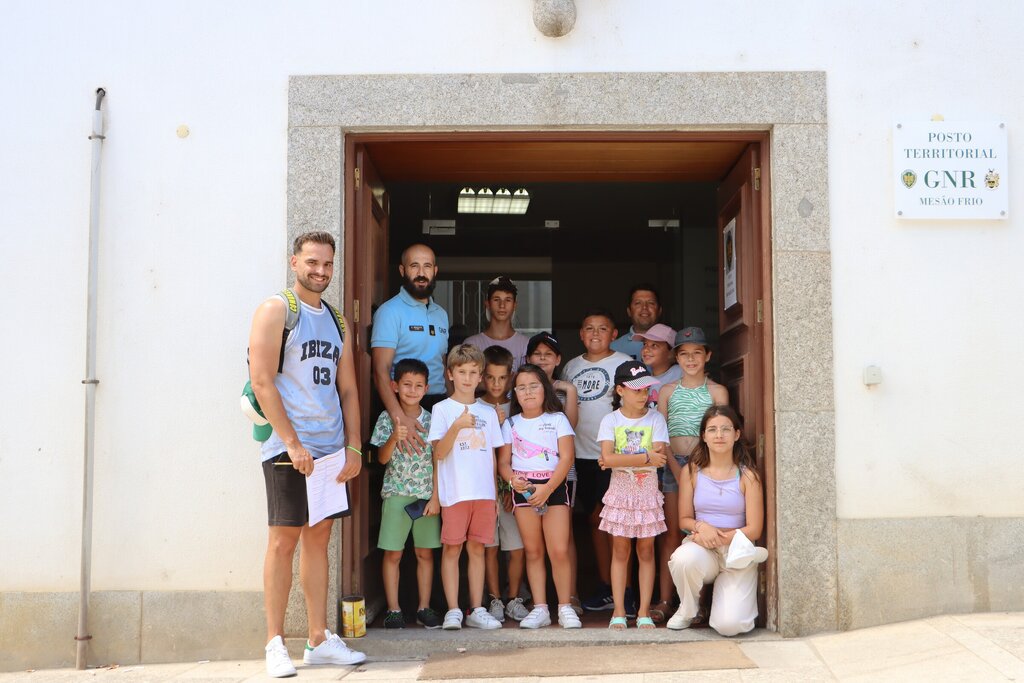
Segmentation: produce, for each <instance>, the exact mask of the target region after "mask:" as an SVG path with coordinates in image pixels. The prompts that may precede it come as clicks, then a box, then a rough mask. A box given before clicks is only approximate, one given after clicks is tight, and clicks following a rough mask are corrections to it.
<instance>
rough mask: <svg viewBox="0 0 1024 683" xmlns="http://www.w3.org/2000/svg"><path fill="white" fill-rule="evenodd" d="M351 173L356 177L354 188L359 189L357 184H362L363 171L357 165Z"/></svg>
mask: <svg viewBox="0 0 1024 683" xmlns="http://www.w3.org/2000/svg"><path fill="white" fill-rule="evenodd" d="M353 173H354V174H355V179H356V189H357V190H358V189H359V186H360V185H361V184H362V179H363V171H362V169H361V168H359V167H358V166H357V167H356V168H355V169H354V170H353Z"/></svg>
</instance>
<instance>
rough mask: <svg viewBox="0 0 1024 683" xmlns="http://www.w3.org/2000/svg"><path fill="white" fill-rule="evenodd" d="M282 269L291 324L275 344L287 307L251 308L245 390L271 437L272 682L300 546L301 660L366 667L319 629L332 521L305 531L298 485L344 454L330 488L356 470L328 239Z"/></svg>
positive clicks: (353, 398)
mask: <svg viewBox="0 0 1024 683" xmlns="http://www.w3.org/2000/svg"><path fill="white" fill-rule="evenodd" d="M291 269H292V272H294V273H295V286H294V288H293V290H294V292H295V294H296V295H297V297H298V299H299V301H298V304H299V307H300V308H301V311H300V314H299V320H298V324H297V325H296V327H295V328H294V329H293V330H291V332H290V333H289V335H288V337H287V341H285V342H283V341H282V338H283V333H284V327H285V318H286V307H287V304H286V303H285V301H284V299H282V298H281V297H277V296H275V297H271V298H269V299H267V300H266V301H264V302H263V303H262V304H260V307H259V308H257V309H256V314H255V316H254V317H253V321H252V331H251V332H250V335H249V376H250V379H251V381H252V388H253V391H254V392H255V394H256V398H257V400H258V401H259V404H260V406H261V407H262V409H263V413H264V415H266V417H267V419H268V420H269V421H270V424H271V426H272V427H273V430H274V431H273V434H272V435H271V437H270V438H269V439H268V440H267V441H266V442H265V443H264V445H263V449H262V457H263V474H264V480H265V483H266V488H267V512H268V525H269V538H268V543H267V554H266V557H265V559H264V569H263V591H264V606H265V608H266V614H267V639H268V641H269V642H268V643H267V646H266V648H265V651H266V660H267V674H268V675H270V676H272V677H285V676H294V675H295V667H294V665H293V664H292V661H291V658H290V657H289V655H288V650H287V648H286V647H285V645H284V640H283V639H284V613H285V608H286V607H287V606H288V592H289V590H290V589H291V583H292V556H293V555H294V553H295V547H296V545H297V543H298V542H299V540H300V539H301V541H302V553H301V555H300V557H299V563H300V566H301V573H302V575H303V577H304V580H303V585H302V589H303V592H304V593H305V597H306V606H307V618H308V622H309V624H308V625H309V640H308V641H307V643H306V648H305V652H304V654H303V661H304V662H305V663H306V664H339V665H348V664H358V663H360V662H362V661H364V660H365V659H366V655H364V654H362V653H361V652H355V651H353V650H350V649H348V648H347V647H346V646H345V644H344V643H343V642H342V641H341V638H339V637H338V636H337V635H334V634H332V633H331V632H330V631H328V630H327V581H328V577H327V566H328V565H327V543H328V541H329V540H330V537H331V525H332V523H333V520H332V519H325V520H323V521H322V522H319V523H318V524H316V525H315V526H312V527H311V526H309V524H308V523H307V522H308V519H309V516H308V507H307V502H306V485H305V477H306V476H308V475H309V474H310V473H311V472H312V471H313V461H314V459H315V458H319V457H322V456H325V455H329V454H331V453H334V452H336V451H338V450H341V449H345V453H346V456H345V457H346V463H345V466H344V468H343V469H342V471H341V474H340V475H339V477H338V481H347V480H349V479H352V478H353V477H356V476H357V475H358V474H359V471H360V468H361V466H362V458H361V449H362V439H361V434H360V433H359V397H358V393H357V391H356V383H355V377H356V373H355V363H354V361H353V359H352V349H351V348H350V345H349V344H348V343H346V342H347V341H348V339H344V340H343V339H342V338H341V335H340V334H339V327H340V328H341V329H346V324H345V321H344V319H343V318H342V319H341V321H340V325H339V324H338V321H335V320H334V318H333V316H334V312H333V311H332V310H330V307H329V306H327V305H326V304H325V302H323V301H321V299H320V295H321V294H322V293H323V291H324V290H325V289H327V285H328V284H330V282H331V276H332V275H333V274H334V238H333V237H331V235H330V234H328V233H325V232H312V233H305V234H303V235H300V236H299V237H298V238H296V240H295V244H294V249H293V251H292V257H291ZM282 343H284V350H283V353H282V349H281V346H282ZM279 364H280V371H278V370H279ZM339 398H340V401H339Z"/></svg>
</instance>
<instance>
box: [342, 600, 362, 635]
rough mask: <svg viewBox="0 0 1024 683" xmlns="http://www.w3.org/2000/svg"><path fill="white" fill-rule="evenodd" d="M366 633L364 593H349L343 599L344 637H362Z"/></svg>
mask: <svg viewBox="0 0 1024 683" xmlns="http://www.w3.org/2000/svg"><path fill="white" fill-rule="evenodd" d="M365 635H366V601H364V600H363V596H362V595H349V596H346V597H344V598H342V599H341V636H342V638H362V637H363V636H365Z"/></svg>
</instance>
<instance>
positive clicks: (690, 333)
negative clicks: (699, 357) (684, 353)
mask: <svg viewBox="0 0 1024 683" xmlns="http://www.w3.org/2000/svg"><path fill="white" fill-rule="evenodd" d="M683 344H700V345H701V346H707V345H708V339H707V337H705V336H704V330H702V329H700V328H699V327H684V328H683V329H681V330H679V331H678V332H677V333H676V343H675V344H673V345H672V348H675V347H677V346H682V345H683Z"/></svg>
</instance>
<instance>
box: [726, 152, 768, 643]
mask: <svg viewBox="0 0 1024 683" xmlns="http://www.w3.org/2000/svg"><path fill="white" fill-rule="evenodd" d="M766 148H767V144H763V145H762V143H752V144H750V145H749V146H748V147H747V149H746V150H745V151H744V152H743V154H742V156H741V157H740V159H739V161H737V162H736V165H735V166H734V167H733V168H732V170H731V171H729V174H728V175H727V176H726V178H725V180H724V181H723V182H722V184H721V185H720V186H719V189H718V283H719V286H718V294H719V298H718V306H719V331H720V335H721V336H720V339H719V343H718V351H717V353H718V359H717V360H718V361H719V363H720V364H721V368H722V382H723V384H725V385H726V387H727V388H728V390H729V403H730V404H731V405H732V407H733V408H735V409H736V410H737V411H738V412H739V414H740V416H741V417H742V418H743V420H744V428H743V438H744V440H745V441H746V442H747V446H748V447H749V448H750V449H751V451H752V452H754V453H755V454H756V457H757V464H758V468H759V470H760V474H761V480H762V482H763V483H764V485H765V506H766V511H765V525H764V529H765V530H764V533H763V535H762V538H761V539H760V540H761V543H760V544H761V545H765V546H766V547H767V548H768V552H769V560H768V562H767V563H765V564H764V565H762V567H761V581H760V588H759V591H758V605H759V611H760V614H761V617H760V620H761V622H762V623H763V624H765V625H767V626H768V628H771V629H775V628H776V624H777V617H776V613H775V610H776V607H777V604H778V603H777V599H776V595H777V588H776V581H775V564H776V563H775V558H776V543H775V540H776V539H775V477H774V474H775V458H774V443H775V441H774V424H775V418H774V400H773V395H772V391H773V383H772V351H771V320H770V318H771V301H770V293H771V289H770V286H771V241H770V239H769V234H770V233H769V230H768V225H769V202H768V198H767V196H768V173H767V170H768V168H767V163H766V161H767V160H766V159H765V158H764V157H765V156H766Z"/></svg>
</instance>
